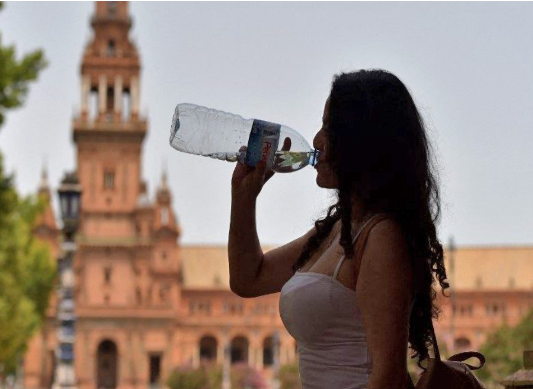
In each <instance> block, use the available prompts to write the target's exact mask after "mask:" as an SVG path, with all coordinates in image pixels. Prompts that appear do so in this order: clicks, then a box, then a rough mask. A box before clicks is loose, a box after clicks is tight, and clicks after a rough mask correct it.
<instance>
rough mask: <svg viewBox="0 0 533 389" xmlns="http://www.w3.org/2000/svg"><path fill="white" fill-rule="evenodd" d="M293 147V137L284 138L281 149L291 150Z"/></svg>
mask: <svg viewBox="0 0 533 389" xmlns="http://www.w3.org/2000/svg"><path fill="white" fill-rule="evenodd" d="M290 149H291V138H289V137H286V138H285V139H284V140H283V146H282V147H281V151H289V150H290Z"/></svg>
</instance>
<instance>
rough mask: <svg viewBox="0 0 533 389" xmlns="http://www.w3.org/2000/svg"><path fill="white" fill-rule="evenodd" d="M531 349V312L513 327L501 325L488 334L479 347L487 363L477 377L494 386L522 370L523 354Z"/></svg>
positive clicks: (532, 326) (532, 314)
mask: <svg viewBox="0 0 533 389" xmlns="http://www.w3.org/2000/svg"><path fill="white" fill-rule="evenodd" d="M532 349H533V310H532V311H530V312H529V313H528V314H527V315H526V316H524V317H523V318H522V320H521V321H520V322H519V323H518V324H517V325H516V326H514V327H510V326H508V325H507V324H504V325H502V326H501V327H499V328H498V329H497V330H496V331H494V332H493V333H491V334H489V335H488V337H487V340H486V342H485V343H484V344H483V346H482V347H481V350H480V351H481V353H482V354H483V355H485V357H486V359H487V363H486V365H485V367H484V368H483V369H480V370H478V371H477V372H476V373H477V376H478V377H479V378H480V379H481V380H483V381H484V382H485V381H486V382H489V383H492V384H496V383H497V382H499V381H501V380H502V379H504V378H505V377H506V376H508V375H510V374H513V373H515V372H516V371H518V370H520V369H522V368H523V352H524V351H526V350H532Z"/></svg>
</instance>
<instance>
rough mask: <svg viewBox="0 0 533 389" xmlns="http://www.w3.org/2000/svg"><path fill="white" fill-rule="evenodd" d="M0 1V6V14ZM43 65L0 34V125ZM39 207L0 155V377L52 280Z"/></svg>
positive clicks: (33, 325) (11, 366)
mask: <svg viewBox="0 0 533 389" xmlns="http://www.w3.org/2000/svg"><path fill="white" fill-rule="evenodd" d="M2 8H3V3H2V2H0V10H1V9H2ZM45 65H46V61H45V59H44V57H43V53H42V51H41V50H36V51H33V52H31V53H28V54H26V55H24V56H23V57H22V59H21V60H17V59H16V51H15V47H14V46H13V45H11V46H7V47H4V46H2V37H1V35H0V126H1V125H2V123H3V122H4V115H5V112H6V111H7V110H9V109H13V108H17V107H19V106H21V105H22V104H23V103H24V100H25V98H26V96H27V93H28V86H29V84H30V82H31V81H33V80H35V79H36V78H37V75H38V73H39V71H40V70H41V69H42V68H43V67H44V66H45ZM43 210H44V203H43V201H42V200H40V199H38V198H36V197H27V198H21V197H19V196H18V195H17V192H16V190H15V187H14V184H13V177H12V176H8V175H6V173H5V172H4V165H3V157H2V155H1V154H0V378H3V376H5V375H7V374H9V373H12V372H13V371H14V370H15V367H16V364H17V361H18V360H19V358H20V357H21V356H22V353H23V352H24V350H25V348H26V345H27V343H28V341H29V339H30V337H31V336H32V335H33V333H34V332H35V330H36V329H37V328H38V326H39V324H40V323H41V321H42V318H43V317H44V314H45V310H46V306H47V304H48V298H49V295H50V291H51V289H52V285H53V279H54V276H55V262H54V261H53V260H52V259H51V258H50V253H49V250H48V248H47V247H46V246H45V245H44V244H43V243H41V242H38V241H37V240H35V239H34V237H33V226H34V223H35V221H36V217H37V216H38V214H39V213H40V212H42V211H43Z"/></svg>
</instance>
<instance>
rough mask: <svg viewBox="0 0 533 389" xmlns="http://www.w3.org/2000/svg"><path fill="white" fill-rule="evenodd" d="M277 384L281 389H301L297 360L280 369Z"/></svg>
mask: <svg viewBox="0 0 533 389" xmlns="http://www.w3.org/2000/svg"><path fill="white" fill-rule="evenodd" d="M279 384H280V388H281V389H302V381H301V380H300V366H299V364H298V360H296V361H295V362H294V363H292V364H287V365H283V366H281V367H280V369H279Z"/></svg>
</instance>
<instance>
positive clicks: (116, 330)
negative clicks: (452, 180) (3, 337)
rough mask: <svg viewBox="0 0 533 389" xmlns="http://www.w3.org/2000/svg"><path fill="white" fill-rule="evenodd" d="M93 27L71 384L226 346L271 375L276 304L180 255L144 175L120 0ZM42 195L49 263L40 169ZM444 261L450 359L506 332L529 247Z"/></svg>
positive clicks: (34, 354)
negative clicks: (244, 292) (242, 294)
mask: <svg viewBox="0 0 533 389" xmlns="http://www.w3.org/2000/svg"><path fill="white" fill-rule="evenodd" d="M91 25H92V29H93V38H92V40H91V41H90V42H89V44H88V45H87V47H86V48H85V53H84V56H83V61H82V65H81V109H80V112H79V113H78V114H77V115H76V116H75V117H74V119H73V122H72V129H73V132H72V134H73V140H74V143H75V146H76V151H77V175H78V177H79V181H80V184H81V188H82V192H83V195H82V197H81V199H82V203H81V221H80V227H79V231H78V238H77V251H76V256H75V259H74V285H75V287H74V294H73V297H72V298H73V299H75V304H73V307H75V308H74V312H73V314H74V316H75V318H76V326H75V327H76V331H75V335H74V336H75V341H74V355H73V356H72V360H73V362H74V367H75V373H76V379H77V386H78V387H79V388H80V389H94V388H108V389H111V388H120V389H130V388H146V387H148V386H158V385H159V384H160V383H161V382H164V378H165V377H166V376H167V375H168V373H169V372H170V371H171V369H173V368H174V367H176V366H180V365H186V364H189V365H191V366H193V367H197V366H199V365H200V364H201V363H204V362H206V363H208V362H211V363H220V364H221V363H222V360H223V358H224V348H225V346H226V344H229V346H230V350H231V352H230V355H231V362H232V363H235V362H239V361H246V362H248V363H249V364H250V365H252V366H254V367H256V368H258V369H260V370H262V371H263V372H264V373H265V376H267V377H269V376H271V374H272V366H273V362H274V356H273V350H274V347H273V338H274V333H275V331H276V330H278V331H279V334H280V349H279V350H280V360H279V361H280V364H281V365H283V364H285V363H290V362H293V361H294V360H295V359H296V353H297V349H296V342H295V340H294V339H293V338H292V337H291V336H290V335H289V334H288V333H287V332H286V331H285V329H284V327H283V325H282V322H281V320H280V317H279V312H278V301H279V296H278V295H277V294H273V295H269V296H263V297H259V298H254V299H242V298H239V297H238V296H236V295H235V294H233V293H232V292H231V291H230V288H229V272H228V259H227V248H226V247H225V246H209V245H205V246H182V245H180V244H179V237H180V231H181V226H180V225H179V223H178V218H177V217H176V215H175V213H174V211H173V209H172V194H171V192H170V190H169V187H168V185H167V177H166V173H165V172H164V171H163V172H162V177H161V182H160V184H159V186H158V188H157V190H156V191H155V193H154V194H152V195H150V192H149V190H148V188H147V185H146V184H145V182H144V181H143V178H142V175H141V166H142V160H141V158H142V145H143V141H144V138H145V135H146V133H147V130H148V123H147V120H146V119H145V118H144V117H142V116H141V115H140V112H139V107H140V97H141V91H140V87H139V85H140V83H139V77H140V71H141V62H140V58H139V55H138V52H137V48H136V47H135V45H134V43H133V42H132V41H131V40H130V38H129V30H130V28H131V25H132V20H131V18H130V16H129V14H128V4H127V2H111V1H110V2H96V12H95V15H94V16H93V17H92V19H91ZM39 193H40V194H41V195H42V196H45V198H46V199H47V201H48V208H47V210H46V212H45V214H44V215H43V216H42V217H41V219H40V222H39V226H38V228H37V229H36V231H35V233H36V235H37V236H38V237H39V238H40V239H42V240H44V241H46V242H48V243H49V245H50V247H51V248H52V254H53V255H54V256H55V257H56V258H57V257H58V256H59V255H60V238H59V235H60V234H59V230H58V227H57V225H56V222H55V219H56V218H55V216H54V212H53V209H52V206H51V201H52V196H51V189H50V185H49V183H48V180H47V174H46V171H43V177H42V182H41V183H40V185H39ZM206 228H208V227H206ZM264 249H268V248H264ZM446 258H447V259H446V260H447V269H448V273H449V279H450V281H451V283H452V286H453V288H452V296H453V297H452V298H451V299H445V300H444V299H441V300H442V301H441V306H442V310H443V312H442V315H441V319H440V321H439V322H438V323H437V324H436V330H437V336H438V337H439V338H440V339H441V341H443V342H445V343H446V346H447V349H448V350H449V351H452V350H455V351H461V350H464V349H470V348H473V349H477V348H479V346H480V345H481V344H482V343H483V341H484V340H485V338H486V335H487V333H488V332H489V331H490V330H492V329H494V328H496V327H497V326H499V325H500V324H502V323H503V322H507V323H508V324H510V325H512V324H515V323H516V322H517V321H518V320H519V318H520V317H522V316H523V315H524V314H525V313H526V312H527V311H528V310H529V309H531V308H532V307H533V277H532V276H531V275H532V274H533V247H484V248H475V247H462V248H459V249H455V248H453V247H451V250H448V251H447V252H446ZM55 299H56V297H53V298H52V301H51V304H50V307H49V309H48V314H47V320H46V322H45V325H44V326H43V328H42V330H41V331H40V333H38V334H37V335H36V336H35V337H34V339H33V340H32V342H31V343H30V345H29V348H28V351H27V353H26V356H25V358H24V387H25V388H28V389H37V388H50V387H51V386H52V384H53V382H54V371H55V367H56V364H57V352H56V350H57V345H58V339H57V331H56V329H57V322H56V310H57V303H56V300H55ZM226 342H227V343H226ZM161 379H163V381H161Z"/></svg>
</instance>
